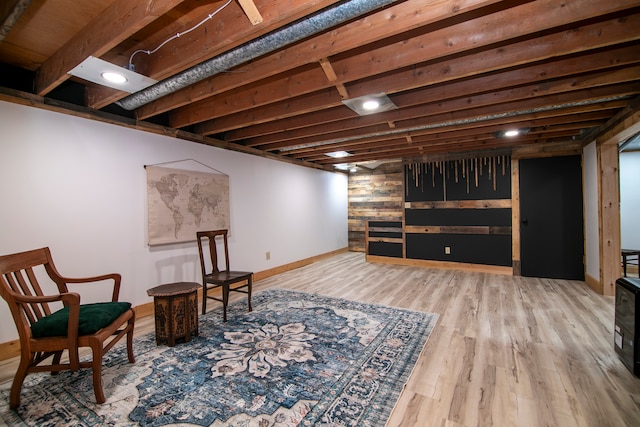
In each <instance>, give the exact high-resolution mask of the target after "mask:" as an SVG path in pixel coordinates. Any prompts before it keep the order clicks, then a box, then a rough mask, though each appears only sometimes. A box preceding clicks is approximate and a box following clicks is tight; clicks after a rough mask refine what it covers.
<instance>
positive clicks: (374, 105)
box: [362, 99, 380, 110]
mask: <svg viewBox="0 0 640 427" xmlns="http://www.w3.org/2000/svg"><path fill="white" fill-rule="evenodd" d="M378 107H380V102H378V101H377V100H375V99H372V100H370V101H365V102H363V103H362V108H364V109H365V110H377V109H378Z"/></svg>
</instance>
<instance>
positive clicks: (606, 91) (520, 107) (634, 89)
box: [259, 81, 640, 150]
mask: <svg viewBox="0 0 640 427" xmlns="http://www.w3.org/2000/svg"><path fill="white" fill-rule="evenodd" d="M639 91H640V82H637V81H633V82H630V83H620V84H616V85H610V86H603V87H597V88H589V89H583V90H576V91H572V92H566V93H558V94H550V95H546V96H539V97H533V98H530V99H517V100H513V101H507V102H502V103H496V104H490V105H480V106H477V107H473V108H464V102H463V103H462V105H460V107H461V108H460V107H459V108H458V109H457V110H451V111H448V110H446V109H442V110H440V109H439V110H437V114H433V115H431V116H429V117H428V118H425V117H418V118H410V119H405V120H396V130H397V131H402V129H411V128H414V127H420V126H423V125H425V123H431V124H432V123H440V122H448V121H460V120H467V119H468V118H470V117H482V116H491V115H492V114H502V115H504V116H506V117H508V115H517V114H518V112H520V111H524V112H526V111H528V110H532V109H538V110H540V109H545V108H553V107H554V106H558V105H563V104H570V103H572V102H576V101H578V100H580V101H584V100H588V99H592V100H595V99H599V98H606V97H613V96H625V95H631V94H635V93H638V92H639ZM463 101H464V100H463ZM453 102H456V101H452V103H453ZM457 102H458V104H460V101H459V100H458V101H457ZM387 130H388V128H387V127H385V125H384V124H383V123H378V124H375V125H372V126H368V127H365V128H359V129H348V130H345V131H338V132H333V133H328V134H322V135H316V136H309V137H305V138H298V139H295V140H292V141H282V142H276V143H271V144H265V145H261V146H259V148H261V149H263V150H276V149H281V148H284V147H288V146H291V145H304V144H315V143H319V142H322V141H328V140H339V139H345V138H346V139H350V138H354V137H357V136H360V135H363V134H364V135H367V134H375V133H379V132H385V131H387Z"/></svg>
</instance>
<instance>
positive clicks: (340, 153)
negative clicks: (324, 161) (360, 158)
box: [325, 151, 351, 159]
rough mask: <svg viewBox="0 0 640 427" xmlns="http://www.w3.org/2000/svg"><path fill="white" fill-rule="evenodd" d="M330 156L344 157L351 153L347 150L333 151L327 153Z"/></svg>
mask: <svg viewBox="0 0 640 427" xmlns="http://www.w3.org/2000/svg"><path fill="white" fill-rule="evenodd" d="M325 154H326V155H327V156H329V157H333V158H334V159H339V158H342V157H347V156H350V155H351V153H347V152H346V151H334V152H332V153H325Z"/></svg>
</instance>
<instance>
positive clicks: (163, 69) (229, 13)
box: [87, 0, 337, 108]
mask: <svg viewBox="0 0 640 427" xmlns="http://www.w3.org/2000/svg"><path fill="white" fill-rule="evenodd" d="M336 2H337V0H290V1H287V2H272V3H271V4H270V5H269V7H262V9H263V11H262V15H263V22H262V23H261V24H259V25H257V26H253V25H251V24H250V23H249V22H248V21H247V17H246V15H245V14H244V12H243V11H242V10H241V8H240V7H238V6H237V5H235V4H234V3H232V4H230V5H229V7H228V8H225V11H224V12H221V13H220V14H219V15H217V16H216V18H215V19H216V21H215V22H214V23H213V24H209V25H203V26H201V27H199V28H197V29H195V30H193V31H192V32H190V33H189V34H188V35H187V36H184V37H180V38H178V39H175V40H173V41H172V42H171V44H168V45H167V46H165V47H164V48H163V49H161V50H159V51H158V52H157V53H155V54H154V55H152V56H147V57H146V59H145V60H144V61H138V63H137V64H136V69H137V70H139V72H140V73H141V74H144V75H147V76H149V77H152V78H154V79H156V80H161V79H164V78H166V77H169V76H171V75H173V74H175V73H178V72H180V71H183V70H186V69H187V68H189V67H192V66H194V65H196V64H199V63H201V62H204V61H206V60H208V59H211V58H213V57H215V56H217V55H219V54H221V53H223V52H224V51H226V50H228V49H231V48H235V47H238V46H240V45H241V44H243V43H245V42H247V41H249V40H251V39H253V38H254V37H260V36H263V35H265V34H267V33H269V32H270V31H273V30H275V29H278V28H280V27H282V26H285V25H287V24H289V23H291V22H294V21H295V20H297V19H299V18H301V17H303V16H305V15H306V14H308V13H313V12H315V11H317V10H320V9H322V8H324V7H327V6H330V5H332V4H334V3H336ZM219 4H222V3H219ZM205 6H206V10H205V9H204V7H205ZM205 6H201V7H199V8H198V9H199V10H201V12H200V13H199V14H198V16H193V15H195V14H194V13H193V12H191V11H190V10H189V11H184V12H183V15H182V16H181V17H184V16H187V15H189V16H192V17H190V18H189V20H188V22H183V21H182V20H174V21H172V22H171V28H170V29H169V28H164V27H159V28H157V29H156V32H157V34H154V35H153V38H152V39H148V40H144V41H142V42H140V43H137V44H136V45H135V46H128V48H127V53H126V56H127V57H128V56H129V55H130V53H131V52H134V51H135V50H137V49H150V48H151V47H155V46H158V45H159V44H160V43H161V42H162V41H164V40H166V39H167V38H168V37H170V36H172V35H174V34H176V33H178V32H180V31H184V30H186V29H188V28H191V27H192V26H193V25H195V24H197V23H198V22H200V21H201V20H202V19H203V18H205V17H206V16H207V14H208V13H211V12H213V11H212V10H211V9H212V6H211V4H206V5H205ZM227 9H228V10H227ZM112 54H113V55H122V53H120V52H113V53H112ZM125 95H126V94H125ZM87 98H88V105H89V106H90V107H91V108H102V107H104V106H106V105H108V104H110V103H112V102H115V101H117V100H118V99H120V98H122V92H119V91H114V90H113V89H110V88H97V89H96V90H90V91H89V93H88V95H87Z"/></svg>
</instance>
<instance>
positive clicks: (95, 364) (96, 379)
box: [90, 341, 106, 404]
mask: <svg viewBox="0 0 640 427" xmlns="http://www.w3.org/2000/svg"><path fill="white" fill-rule="evenodd" d="M90 345H91V352H92V353H93V354H92V357H93V360H92V361H91V370H92V371H93V393H94V394H95V395H96V403H98V404H102V403H104V402H105V400H106V399H105V398H104V391H103V390H102V355H103V352H104V349H103V347H102V343H101V342H99V341H96V342H92V343H91V344H90Z"/></svg>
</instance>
